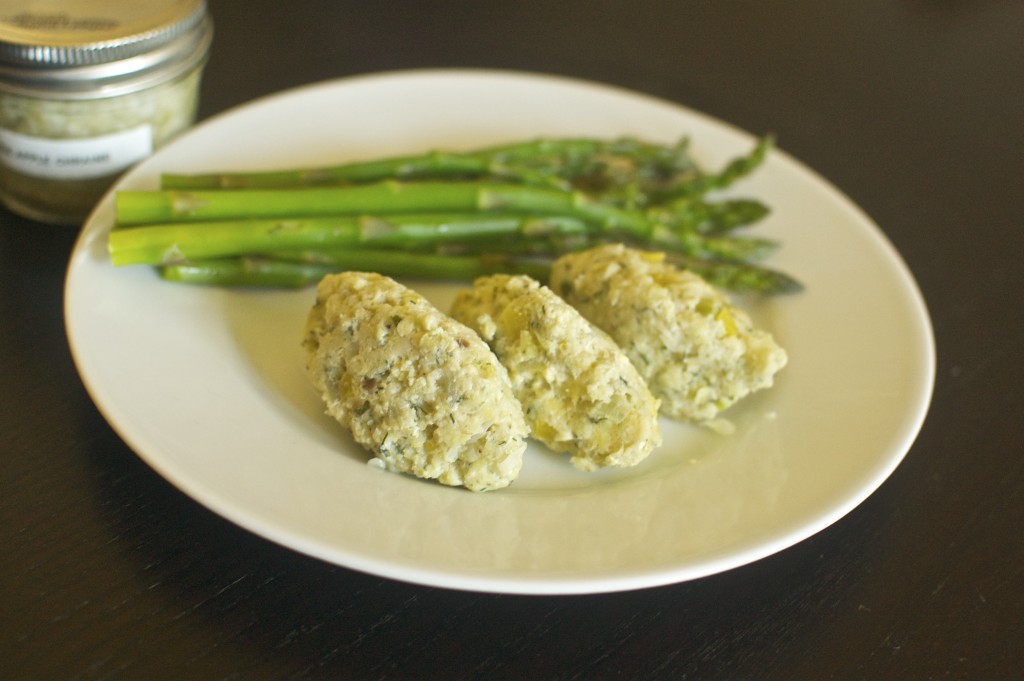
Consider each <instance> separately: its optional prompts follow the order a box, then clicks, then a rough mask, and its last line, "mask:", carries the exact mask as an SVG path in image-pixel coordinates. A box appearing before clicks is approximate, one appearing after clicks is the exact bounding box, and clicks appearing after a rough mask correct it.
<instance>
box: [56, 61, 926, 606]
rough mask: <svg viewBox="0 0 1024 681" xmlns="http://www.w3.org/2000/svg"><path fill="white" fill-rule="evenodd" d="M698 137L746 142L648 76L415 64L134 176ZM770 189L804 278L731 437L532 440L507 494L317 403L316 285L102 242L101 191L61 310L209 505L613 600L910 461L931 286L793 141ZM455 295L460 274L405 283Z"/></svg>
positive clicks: (518, 589)
mask: <svg viewBox="0 0 1024 681" xmlns="http://www.w3.org/2000/svg"><path fill="white" fill-rule="evenodd" d="M621 135H633V136H638V137H642V138H647V139H650V140H654V141H661V142H674V141H676V140H677V139H679V138H680V137H682V136H687V137H689V138H690V139H691V148H692V150H693V153H694V155H695V156H696V157H697V158H698V159H699V161H701V162H702V163H703V164H704V165H705V166H706V167H710V168H717V167H719V166H720V165H722V164H724V163H725V162H726V161H728V160H729V159H731V158H733V157H735V156H738V155H741V154H744V153H746V152H747V151H749V150H750V148H751V147H752V146H753V144H754V142H755V139H754V137H753V136H751V135H749V134H747V133H744V132H742V131H740V130H737V129H735V128H733V127H731V126H728V125H726V124H723V123H721V122H719V121H716V120H713V119H711V118H709V117H707V116H704V115H702V114H699V113H697V112H694V111H691V110H689V109H686V108H683V107H680V106H678V105H675V104H672V103H669V102H665V101H661V100H657V99H654V98H651V97H647V96H644V95H640V94H637V93H633V92H629V91H625V90H621V89H616V88H613V87H608V86H604V85H600V84H595V83H589V82H580V81H576V80H568V79H564V78H558V77H551V76H541V75H535V74H523V73H509V72H490V71H445V70H442V71H411V72H397V73H388V74H378V75H371V76H365V77H358V78H350V79H344V80H338V81H331V82H326V83H322V84H316V85H312V86H308V87H302V88H298V89H295V90H291V91H288V92H284V93H282V94H278V95H274V96H271V97H267V98H264V99H261V100H259V101H256V102H253V103H251V104H248V105H245V106H242V107H240V108H238V109H236V110H233V111H230V112H228V113H225V114H223V115H220V116H217V117H215V118H213V119H211V120H209V121H207V122H205V123H204V124H202V125H200V126H198V127H196V128H195V129H194V130H192V131H191V132H189V133H188V134H186V135H184V136H182V137H180V138H179V139H178V140H177V141H175V142H174V143H172V144H171V145H169V146H168V147H166V148H164V149H162V150H161V151H159V152H158V153H156V154H155V155H154V156H153V157H151V158H150V159H148V160H147V161H145V162H143V163H141V164H140V165H139V166H138V167H136V168H135V169H133V170H132V171H131V172H130V173H128V174H127V175H126V176H125V177H124V178H123V180H122V181H121V182H120V183H119V185H118V188H132V189H144V188H156V186H157V183H158V177H159V174H160V173H161V172H199V171H204V170H206V171H212V170H225V169H258V168H267V169H269V168H275V167H278V168H280V167H287V166H300V165H317V164H328V163H337V162H339V161H343V160H358V159H368V158H375V157H381V156H388V155H394V154H405V153H413V152H416V151H425V150H428V149H435V148H446V149H464V148H472V147H476V146H482V145H486V144H496V143H500V142H506V141H512V140H518V139H525V138H531V137H537V136H596V137H616V136H621ZM731 191H732V192H733V193H734V194H736V195H744V196H752V197H757V198H759V199H761V200H762V201H764V202H766V203H767V204H768V205H769V206H771V207H772V209H773V212H772V214H771V216H770V217H769V218H768V219H767V220H765V221H764V222H763V223H762V225H760V226H758V228H757V233H759V234H762V235H765V236H771V237H775V238H778V239H779V240H781V241H782V244H783V247H782V249H781V250H780V252H779V253H778V254H777V255H776V256H774V257H773V259H772V261H771V263H770V264H771V265H772V266H775V267H778V268H780V269H782V270H785V271H787V272H789V273H791V274H793V275H795V276H796V277H797V278H798V279H800V280H801V281H802V282H803V283H804V284H805V285H806V291H805V292H803V293H800V294H796V295H788V296H780V297H774V298H770V299H767V300H762V301H740V302H741V303H742V304H743V305H744V306H745V307H746V308H747V309H748V310H749V311H750V312H751V314H752V316H753V317H754V318H755V320H756V321H757V322H758V323H759V324H761V325H762V326H764V327H766V328H768V329H769V330H771V331H772V332H773V333H774V334H775V336H776V338H777V340H778V341H779V342H780V343H781V344H782V345H783V346H784V347H785V348H786V349H787V350H788V352H789V355H790V363H789V365H788V366H787V367H786V368H785V369H784V370H783V371H782V372H781V374H780V375H779V376H778V379H777V381H776V385H775V386H774V387H773V388H771V389H770V390H767V391H763V392H761V393H758V394H756V395H754V396H752V397H750V398H748V399H747V400H746V401H744V402H741V403H740V404H739V405H737V406H735V407H734V408H733V409H731V410H729V412H727V414H728V415H729V417H730V419H731V420H732V421H733V422H734V423H735V425H736V429H735V432H734V433H733V434H731V435H718V434H715V433H712V432H709V431H707V430H704V429H700V428H697V427H693V426H687V425H683V424H678V423H672V422H668V421H663V432H664V440H665V444H664V445H663V446H662V447H661V448H660V449H658V450H656V451H655V453H654V454H652V455H651V457H650V458H649V459H648V460H647V461H645V462H644V463H643V464H641V465H640V466H637V467H635V468H631V469H628V470H619V471H602V472H599V473H596V474H595V473H584V472H581V471H577V470H575V469H573V468H572V467H571V466H570V465H569V464H568V461H567V459H566V457H564V456H557V455H554V454H552V453H550V452H548V451H547V450H545V449H544V448H542V447H540V446H532V445H531V447H530V448H529V449H528V450H527V453H526V456H525V461H524V466H523V472H522V474H521V476H520V479H519V480H517V481H516V483H515V484H514V485H512V486H511V487H510V488H508V489H506V490H501V491H497V492H488V493H471V492H467V491H465V490H462V489H457V488H449V487H444V486H441V485H438V484H435V483H432V482H427V481H423V480H418V479H413V478H409V477H405V476H401V475H395V474H390V473H387V472H384V471H381V470H378V469H375V468H372V467H370V466H368V465H367V463H366V462H367V459H368V456H367V454H366V453H365V452H364V451H363V450H362V449H360V448H359V447H358V446H356V445H355V444H354V443H353V441H352V440H351V438H350V437H349V435H348V434H347V433H346V432H345V431H344V430H343V429H342V428H341V427H340V426H338V425H337V424H336V423H335V422H333V421H332V420H331V419H330V418H328V417H327V416H325V415H324V414H323V408H322V405H321V403H320V399H319V396H318V395H317V394H316V393H315V391H314V390H313V388H312V386H311V385H310V384H309V382H308V380H307V378H306V376H305V374H304V369H303V354H302V350H301V348H300V345H299V341H300V338H301V336H302V330H303V324H304V321H305V317H306V313H307V311H308V309H309V306H310V305H311V304H312V301H313V290H312V289H311V288H309V289H303V290H298V291H254V290H223V289H216V288H197V287H190V286H185V285H178V284H171V283H166V282H163V281H161V280H160V279H159V278H158V277H157V276H156V274H155V273H154V272H153V271H152V270H151V269H150V268H146V267H134V268H114V267H113V266H112V265H111V263H110V260H109V258H108V257H107V255H106V237H107V233H108V231H109V229H110V227H111V223H112V219H113V201H112V196H111V195H108V196H107V197H106V198H105V199H104V200H103V201H102V202H101V203H100V204H99V205H98V206H97V208H96V210H95V212H94V213H93V215H92V216H91V217H90V219H89V220H88V221H87V223H86V225H85V227H84V230H83V232H82V235H81V238H80V240H79V242H78V244H77V245H76V248H75V250H74V253H73V255H72V257H71V261H70V265H69V270H68V277H67V290H66V318H67V329H68V336H69V340H70V345H71V349H72V352H73V355H74V358H75V361H76V363H77V367H78V370H79V372H80V373H81V376H82V379H83V381H84V383H85V386H86V387H87V389H88V391H89V393H90V395H91V396H92V398H93V400H95V402H96V404H97V405H98V407H99V409H100V410H101V411H102V413H103V415H104V416H105V417H106V419H107V420H108V421H109V422H110V424H111V425H112V426H113V427H114V428H115V429H116V431H117V432H118V434H119V435H120V436H121V437H122V438H123V439H124V440H125V442H127V443H128V445H129V446H130V447H132V449H134V450H135V452H137V453H138V455H139V456H140V457H141V458H142V459H143V460H145V461H146V462H147V463H148V464H149V465H150V466H152V467H153V468H154V469H155V470H156V471H157V472H158V473H160V474H161V475H162V476H164V477H165V478H167V480H169V481H170V482H171V483H172V484H174V485H176V486H177V487H178V488H180V489H181V490H182V491H184V492H185V493H186V494H188V495H190V496H191V497H192V498H194V499H195V500H196V501H198V502H199V503H201V504H203V505H205V506H206V507H208V508H209V509H211V510H213V511H214V512H216V513H218V514H220V515H222V516H224V517H225V518H228V519H229V520H231V521H233V522H235V523H237V524H238V525H240V526H242V527H244V528H247V529H248V530H250V531H252V532H255V533H256V534H258V535H261V536H263V537H266V538H268V539H270V540H272V541H275V542H278V543H280V544H283V545H285V546H288V547H291V548H293V549H295V550H297V551H301V552H304V553H307V554H310V555H313V556H317V557H319V558H321V559H323V560H326V561H330V562H333V563H336V564H339V565H344V566H347V567H350V568H354V569H357V570H361V571H365V572H369V573H374V574H378V575H383V576H387V577H390V578H394V579H399V580H405V581H409V582H416V583H421V584H428V585H434V586H441V587H449V588H456V589H469V590H479V591H492V592H505V593H533V594H556V593H559V594H568V593H590V592H605V591H616V590H625V589H634V588H640V587H649V586H654V585H660V584H667V583H672V582H680V581H684V580H688V579H693V578H697V577H701V576H705V575H710V574H713V573H717V572H720V571H723V570H727V569H730V568H734V567H737V566H739V565H743V564H745V563H748V562H751V561H754V560H757V559H759V558H762V557H764V556H767V555H769V554H772V553H774V552H776V551H779V550H781V549H783V548H786V547H788V546H791V545H792V544H794V543H796V542H799V541H801V540H803V539H805V538H807V537H809V536H811V535H812V534H814V533H815V532H818V531H819V530H821V529H823V528H825V527H826V526H828V525H829V524H831V523H833V522H834V521H836V520H837V519H839V518H840V517H842V516H843V515H844V514H846V513H847V512H849V511H850V510H851V509H853V508H854V507H855V506H856V505H857V504H859V503H860V502H861V501H863V500H864V499H865V498H866V497H867V496H868V495H869V494H870V493H871V492H872V491H874V490H875V489H876V488H877V487H878V486H879V485H880V484H881V483H882V482H883V481H884V480H885V479H886V477H888V476H889V474H890V473H891V472H892V471H893V469H894V468H895V467H896V466H897V465H898V463H899V462H900V460H901V459H902V458H903V456H904V455H905V454H906V452H907V450H908V449H909V447H910V445H911V443H912V441H913V439H914V437H915V436H916V434H917V432H918V430H919V428H920V426H921V424H922V422H923V420H924V416H925V413H926V410H927V406H928V402H929V400H930V397H931V392H932V385H933V381H934V365H935V351H934V341H933V338H932V333H931V326H930V322H929V319H928V314H927V311H926V308H925V305H924V302H923V300H922V298H921V295H920V293H919V292H918V289H917V286H916V284H915V282H914V280H913V278H912V276H911V275H910V273H909V272H908V270H907V268H906V266H905V265H904V263H903V262H902V261H901V259H900V257H899V255H898V254H897V253H896V252H895V251H894V249H893V248H892V246H891V245H890V243H889V242H888V241H887V240H886V239H885V237H884V236H883V235H882V233H881V231H880V230H879V229H878V227H877V226H875V225H874V224H873V223H872V222H871V220H870V219H869V218H868V217H866V216H865V215H864V214H863V213H862V212H861V211H860V210H859V209H858V208H857V207H856V206H854V205H853V204H852V203H851V202H850V201H849V200H848V199H847V198H846V197H845V196H843V195H842V194H841V193H840V192H839V191H837V190H836V189H835V188H833V187H832V186H831V185H829V184H828V183H827V182H826V181H824V180H823V179H821V178H820V177H818V176H817V175H816V174H814V173H813V172H812V171H810V170H808V169H807V168H806V167H804V166H803V165H801V164H800V163H799V162H797V161H795V160H794V159H792V158H791V157H789V156H787V155H786V154H785V153H784V152H782V151H774V152H772V153H771V154H770V155H769V157H768V159H767V160H766V162H765V164H764V166H762V168H761V169H759V170H758V171H757V172H756V173H755V174H754V175H753V176H752V177H750V178H749V179H747V180H744V181H742V182H741V183H739V184H738V185H736V186H735V187H734V189H732V190H731ZM405 283H407V284H409V285H411V286H413V287H415V288H417V289H418V290H419V291H421V292H422V293H424V294H425V295H426V296H427V297H428V298H430V299H431V300H433V301H434V302H435V303H436V304H437V305H438V306H439V307H441V308H442V309H447V306H448V304H449V302H450V300H451V298H452V296H453V294H454V291H455V290H456V287H454V286H450V285H445V284H438V283H431V282H424V281H406V282H405Z"/></svg>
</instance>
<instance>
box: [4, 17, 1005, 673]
mask: <svg viewBox="0 0 1024 681" xmlns="http://www.w3.org/2000/svg"><path fill="white" fill-rule="evenodd" d="M211 7H212V12H213V14H214V17H215V20H216V22H217V34H216V39H215V47H214V51H213V55H212V59H211V61H210V64H209V68H208V70H207V73H206V79H205V84H204V87H203V100H202V101H203V103H202V111H201V113H202V115H203V116H204V117H206V116H209V115H211V114H214V113H217V112H219V111H222V110H224V109H227V108H229V107H232V106H234V105H237V104H240V103H243V102H246V101H248V100H251V99H252V98H254V97H257V96H260V95H264V94H267V93H271V92H274V91H277V90H280V89H284V88H288V87H291V86H295V85H300V84H304V83H308V82H313V81H318V80H323V79H327V78H333V77H338V76H344V75H350V74H359V73H367V72H374V71H382V70H390V69H396V68H408V67H428V66H429V67H441V66H460V67H477V66H479V67H491V68H513V69H518V70H528V71H541V72H547V73H556V74H562V75H568V76H573V77H580V78H586V79H593V80H599V81H604V82H607V83H611V84H614V85H619V86H624V87H628V88H632V89H635V90H639V91H641V92H645V93H650V94H652V95H656V96H659V97H662V98H665V99H669V100H672V101H675V102H679V103H682V104H685V105H687V106H690V107H693V108H695V109H698V110H702V111H705V112H707V113H709V114H711V115H713V116H716V117H718V118H721V119H724V120H726V121H728V122H730V123H733V124H735V125H738V126H740V127H742V128H745V129H747V130H750V131H753V132H758V133H760V132H764V131H774V132H775V133H776V134H777V135H778V139H779V141H780V145H781V146H782V147H783V148H784V149H786V150H787V151H788V152H790V153H791V154H793V155H794V156H796V157H797V158H799V159H801V160H803V161H804V162H806V163H807V164H808V165H810V166H811V167H813V168H814V169H816V170H817V171H819V172H820V173H821V174H823V175H824V176H825V177H827V178H828V179H830V180H831V181H832V182H833V183H834V184H836V185H837V186H838V187H839V188H841V189H842V190H843V191H844V192H846V193H847V194H848V195H849V196H850V197H851V198H852V199H853V200H854V201H856V202H857V203H858V204H859V205H860V206H861V207H862V208H864V210H865V211H866V212H867V213H868V214H869V215H870V216H872V217H873V218H874V219H875V220H876V221H877V222H878V224H879V225H880V226H881V227H882V229H883V230H884V232H885V233H886V234H887V235H888V237H889V238H890V239H891V240H892V242H893V243H894V244H895V246H896V247H897V248H898V249H899V251H900V252H901V253H902V255H903V256H904V258H905V260H906V262H907V263H908V265H909V267H910V269H911V270H912V271H913V273H914V275H915V276H916V278H917V280H918V282H919V284H920V287H921V289H922V291H923V293H924V296H925V298H926V300H927V302H928V305H929V309H930V313H931V315H932V319H933V322H934V328H935V334H936V340H937V347H938V368H937V383H936V387H935V395H934V400H933V403H932V406H931V410H930V413H929V416H928V419H927V421H926V423H925V425H924V428H923V430H922V432H921V434H920V436H919V437H918V439H917V441H916V443H915V444H914V446H913V448H912V449H911V451H910V452H909V454H908V456H907V458H906V459H905V460H904V462H903V463H902V465H901V466H900V467H899V468H898V469H897V471H896V472H895V474H894V475H893V476H892V477H891V478H890V479H889V480H888V481H887V482H886V483H885V484H884V485H883V486H882V487H881V488H880V489H879V490H878V491H877V492H876V493H875V494H874V495H872V496H871V497H870V498H869V499H868V500H867V501H866V502H865V503H864V504H862V505H861V506H860V507H858V508H857V509H856V510H854V511H853V512H852V513H850V514H849V515H848V516H847V517H845V518H843V519H842V520H841V521H839V522H837V523H836V524H834V525H833V526H832V527H830V528H828V529H826V530H825V531H822V532H821V533H819V534H817V535H816V536H814V537H812V538H810V539H808V540H806V541H804V542H802V543H800V544H798V545H796V546H794V547H792V548H790V549H788V550H785V551H783V552H781V553H779V554H777V555H774V556H772V557H770V558H767V559H764V560H761V561H759V562H757V563H754V564H751V565H748V566H746V567H742V568H738V569H735V570H732V571H730V572H728V573H725V574H720V575H717V576H712V577H708V578H704V579H700V580H697V581H693V582H689V583H683V584H678V585H674V586H666V587H659V588H653V589H648V590H643V591H636V592H627V593H617V594H607V595H596V596H573V597H568V596H567V597H523V596H500V595H487V594H475V593H467V592H456V591H447V590H443V589H434V588H426V587H421V586H415V585H409V584H404V583H398V582H394V581H390V580H388V579H383V578H379V577H375V576H372V575H367V574H361V573H357V572H353V571H350V570H348V569H345V568H341V567H337V566H333V565H329V564H325V563H322V562H319V561H318V560H315V559H312V558H309V557H306V556H303V555H300V554H298V553H295V552H293V551H291V550H289V549H286V548H282V547H280V546H277V545H275V544H272V543H270V542H268V541H265V540H263V539H261V538H258V537H256V536H253V535H252V534H249V533H248V532H246V531H244V530H241V529H239V528H237V527H235V526H234V525H232V524H230V523H228V522H226V521H225V520H223V519H221V518H219V517H218V516H216V515H214V514H212V513H211V512H209V511H207V510H206V509H205V508H204V507H202V506H201V505H199V504H197V503H196V502H194V501H192V500H191V499H190V498H188V497H186V496H185V495H183V494H182V493H180V492H179V491H178V490H177V489H175V488H174V487H172V486H171V485H169V484H168V483H167V482H165V481H164V480H163V479H162V478H161V477H159V476H158V475H157V474H156V473H154V472H153V471H152V470H150V469H149V468H148V467H147V466H146V465H145V464H143V463H142V462H141V461H140V460H139V459H138V458H137V457H136V456H135V454H133V452H132V451H131V450H130V449H129V448H128V447H126V446H125V445H124V444H123V443H122V442H121V441H120V440H119V439H118V437H117V436H116V435H115V434H114V432H113V431H112V430H111V428H110V427H109V426H108V425H107V424H106V422H105V421H104V420H103V419H102V418H101V416H100V414H99V413H98V412H97V410H96V408H95V407H94V406H93V404H92V402H91V401H90V400H89V397H88V396H87V394H86V392H85V390H84V388H83V386H82V384H81V382H80V380H79V378H78V376H77V374H76V371H75V367H74V365H73V363H72V361H71V357H70V354H69V351H68V347H67V343H66V339H65V330H64V325H63V319H62V302H63V290H62V286H63V278H64V271H65V267H66V263H67V258H68V256H69V253H70V250H71V248H72V245H73V241H74V239H75V236H76V235H75V230H73V229H67V228H55V227H48V226H44V225H41V224H36V223H33V222H31V221H28V220H24V219H21V218H18V217H16V216H14V215H12V214H10V213H7V212H0V395H2V397H0V400H2V409H0V679H5V680H6V679H10V680H12V681H23V680H29V679H39V680H49V679H53V680H58V679H59V680H62V681H63V680H69V679H147V680H153V681H156V680H158V679H175V680H179V679H247V680H250V679H307V678H308V679H434V678H443V679H475V678H488V679H613V678H614V679H787V680H790V679H872V680H875V679H981V680H992V679H1011V678H1021V676H1019V674H1020V671H1021V670H1022V669H1024V653H1022V648H1024V646H1022V643H1024V445H1022V442H1024V427H1022V423H1024V419H1022V412H1024V389H1022V387H1021V386H1022V385H1024V370H1022V367H1024V359H1022V357H1024V354H1022V350H1024V343H1022V341H1024V323H1022V318H1024V315H1022V306H1021V292H1022V290H1024V277H1022V267H1021V261H1022V256H1024V219H1022V215H1024V200H1022V197H1024V4H1022V3H1020V2H1016V1H1014V0H989V1H987V2H982V1H980V0H978V1H975V2H952V1H947V2H939V1H936V0H933V1H932V2H926V1H923V0H916V1H907V2H883V1H881V0H858V1H857V2H827V3H823V2H817V1H812V0H781V1H779V2H757V1H753V0H737V1H731V2H729V1H719V2H710V1H707V2H704V1H702V2H689V1H687V0H634V2H630V3H614V2H606V1H602V2H577V1H574V0H562V1H560V2H559V1H548V2H538V1H536V0H521V1H520V2H506V3H492V2H453V1H444V0H438V1H433V2H431V1H422V0H421V1H418V2H412V1H408V0H393V1H392V2H389V3H355V2H335V1H333V0H297V1H295V2H288V3H282V2H271V1H270V0H250V1H249V2H229V1H228V0H211ZM268 134H273V131H268ZM880 332H884V330H880Z"/></svg>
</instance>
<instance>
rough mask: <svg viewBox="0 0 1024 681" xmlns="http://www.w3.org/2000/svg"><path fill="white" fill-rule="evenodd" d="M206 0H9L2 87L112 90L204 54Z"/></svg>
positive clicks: (166, 73) (0, 15) (0, 38)
mask: <svg viewBox="0 0 1024 681" xmlns="http://www.w3.org/2000/svg"><path fill="white" fill-rule="evenodd" d="M211 35H212V23H211V21H210V18H209V16H208V15H207V12H206V1H205V0H4V8H3V9H0V89H3V90H9V91H15V92H18V93H20V94H28V95H42V94H44V93H47V92H48V93H53V92H54V91H60V92H61V94H62V95H68V96H73V97H74V96H77V97H89V96H111V95H114V94H120V93H122V92H128V91H133V90H137V89H140V88H143V87H147V86H148V85H149V84H151V83H152V82H153V81H158V80H164V79H168V78H173V77H174V76H175V75H177V74H178V73H180V72H184V71H187V70H189V69H190V68H191V67H193V66H195V65H196V64H198V63H199V62H200V61H201V60H202V59H204V58H205V55H206V51H207V49H208V47H209V42H210V39H211Z"/></svg>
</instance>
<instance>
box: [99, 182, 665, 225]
mask: <svg viewBox="0 0 1024 681" xmlns="http://www.w3.org/2000/svg"><path fill="white" fill-rule="evenodd" d="M115 206H116V220H117V224H118V225H121V226H124V225H143V224H152V223H167V222H198V221H211V220H227V219H245V218H253V219H256V218H260V219H266V218H287V219H295V218H302V217H310V216H326V215H342V214H349V215H354V214H363V213H372V214H396V213H399V214H400V213H424V212H448V213H452V212H476V211H495V212H497V211H502V212H522V213H532V214H546V215H560V216H564V217H573V218H577V219H580V220H586V221H587V222H590V223H592V224H595V225H597V226H600V227H601V228H602V229H605V230H609V231H615V230H619V231H624V232H627V233H631V234H633V235H635V236H638V237H645V236H647V235H649V234H650V233H651V232H652V231H653V229H654V224H653V223H652V222H651V221H650V220H648V218H647V217H646V216H645V215H643V214H642V213H639V212H637V211H628V210H623V209H620V208H617V207H615V206H611V205H608V204H606V203H602V202H601V201H598V200H595V199H592V198H590V197H589V196H587V195H586V194H584V193H582V192H576V191H573V192H566V191H560V190H557V189H545V188H540V187H527V186H522V185H513V184H498V183H484V184H479V183H475V182H415V183H400V182H395V181H391V180H386V181H384V182H375V183H372V184H366V185H354V186H350V187H318V188H300V189H287V190H285V189H242V190H239V189H223V190H199V191H183V192H179V191H121V192H118V193H117V195H116V197H115Z"/></svg>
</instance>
